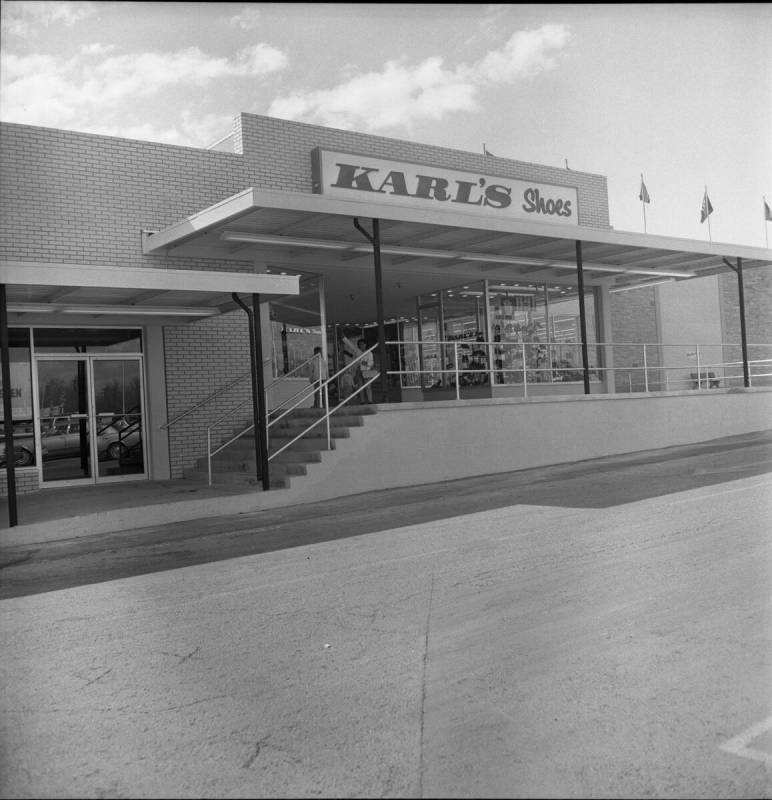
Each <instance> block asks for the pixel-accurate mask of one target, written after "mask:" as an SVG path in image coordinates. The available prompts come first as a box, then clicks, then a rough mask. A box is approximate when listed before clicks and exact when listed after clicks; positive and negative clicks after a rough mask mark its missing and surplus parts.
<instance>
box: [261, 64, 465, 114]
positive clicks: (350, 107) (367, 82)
mask: <svg viewBox="0 0 772 800" xmlns="http://www.w3.org/2000/svg"><path fill="white" fill-rule="evenodd" d="M473 96H474V87H473V86H472V85H471V84H469V83H468V82H467V81H464V80H463V79H459V77H458V76H457V75H455V74H454V73H453V72H450V71H448V70H446V69H444V68H443V66H442V59H441V58H436V57H435V58H428V59H426V60H424V61H422V62H421V63H420V64H418V65H416V66H414V67H409V66H406V65H404V64H400V63H399V62H397V61H390V62H388V63H387V64H386V65H385V67H384V68H383V70H382V71H381V72H369V73H366V74H364V75H359V76H357V77H354V78H351V79H350V80H348V81H347V82H346V83H343V84H341V85H340V86H337V87H335V88H333V89H323V90H319V91H315V92H305V93H300V92H299V93H294V94H291V95H290V96H288V97H285V98H280V99H278V100H275V101H274V102H273V103H272V104H271V107H270V108H269V109H268V114H269V116H277V117H283V118H285V119H303V120H306V121H313V122H316V123H318V124H321V125H330V126H333V127H339V128H340V127H344V128H348V127H359V128H362V127H365V128H369V129H370V130H381V129H384V128H389V127H393V126H394V125H395V124H404V125H408V126H409V125H410V123H411V122H412V121H414V120H417V119H423V118H432V119H439V118H440V117H441V116H442V115H443V114H445V113H447V112H448V111H472V110H474V108H475V103H474V97H473Z"/></svg>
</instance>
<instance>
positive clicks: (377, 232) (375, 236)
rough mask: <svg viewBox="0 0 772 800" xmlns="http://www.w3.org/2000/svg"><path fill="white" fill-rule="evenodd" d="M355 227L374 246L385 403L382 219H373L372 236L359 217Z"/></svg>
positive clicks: (386, 368)
mask: <svg viewBox="0 0 772 800" xmlns="http://www.w3.org/2000/svg"><path fill="white" fill-rule="evenodd" d="M354 227H355V228H356V229H357V230H358V231H359V232H360V233H361V234H362V235H363V236H364V237H365V239H367V240H368V241H369V242H370V244H371V245H372V246H373V262H374V264H375V306H376V308H375V313H376V319H377V322H378V361H379V362H380V366H381V369H380V372H381V374H380V380H379V384H380V387H381V402H382V403H385V402H386V399H387V394H388V384H387V379H388V376H387V374H386V372H387V370H388V367H389V364H388V361H387V353H386V326H385V324H384V322H383V279H382V274H381V226H380V220H378V219H373V233H372V236H371V235H370V234H369V233H368V232H367V231H366V230H365V229H364V228H363V227H362V226H361V225H360V224H359V219H358V218H357V217H354Z"/></svg>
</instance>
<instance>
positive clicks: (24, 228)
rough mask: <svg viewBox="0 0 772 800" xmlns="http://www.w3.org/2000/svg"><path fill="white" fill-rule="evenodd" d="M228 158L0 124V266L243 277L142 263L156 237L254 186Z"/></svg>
mask: <svg viewBox="0 0 772 800" xmlns="http://www.w3.org/2000/svg"><path fill="white" fill-rule="evenodd" d="M242 165H243V159H242V158H241V157H240V156H238V155H235V154H232V153H218V152H209V151H205V150H197V149H194V148H190V147H172V146H169V145H163V144H153V143H150V142H140V141H135V140H132V139H118V138H114V137H109V136H96V135H93V134H87V133H75V132H73V131H62V130H55V129H48V128H35V127H31V126H27V125H16V124H10V123H3V124H2V125H0V186H2V192H3V202H2V204H0V258H6V259H9V260H15V261H53V262H57V261H58V262H61V263H72V264H94V265H107V266H110V265H115V266H125V267H142V266H148V267H170V268H180V269H182V268H184V269H220V270H231V271H238V269H239V265H238V264H237V263H233V262H228V261H211V260H204V259H201V260H194V259H184V260H183V259H179V258H173V257H167V256H163V255H153V256H145V255H143V254H142V249H141V244H140V242H141V238H140V236H141V234H140V232H141V230H142V229H148V230H155V229H158V228H162V227H165V226H167V225H170V224H172V223H174V222H177V221H179V220H180V219H182V218H183V217H186V216H189V215H190V214H193V213H195V212H197V211H200V210H201V209H202V208H206V207H207V206H209V205H212V204H213V203H216V202H218V201H220V200H223V199H225V198H226V197H230V196H231V195H233V194H235V193H236V192H239V191H241V190H242V189H244V188H247V187H248V186H249V184H248V183H245V182H244V176H243V172H242Z"/></svg>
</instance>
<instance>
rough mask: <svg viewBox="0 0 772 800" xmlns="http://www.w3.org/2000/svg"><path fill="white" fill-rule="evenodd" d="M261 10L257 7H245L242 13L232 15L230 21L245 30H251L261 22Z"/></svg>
mask: <svg viewBox="0 0 772 800" xmlns="http://www.w3.org/2000/svg"><path fill="white" fill-rule="evenodd" d="M260 16H261V15H260V10H259V9H257V8H245V9H244V10H243V11H242V12H241V13H240V14H236V16H234V17H231V18H230V19H229V20H228V21H229V22H230V24H231V25H235V26H236V27H237V28H241V30H243V31H251V30H254V29H255V28H257V27H258V26H259V24H260Z"/></svg>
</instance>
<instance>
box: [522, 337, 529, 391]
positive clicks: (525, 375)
mask: <svg viewBox="0 0 772 800" xmlns="http://www.w3.org/2000/svg"><path fill="white" fill-rule="evenodd" d="M522 351H523V397H528V368H527V365H526V363H525V342H523V344H522Z"/></svg>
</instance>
